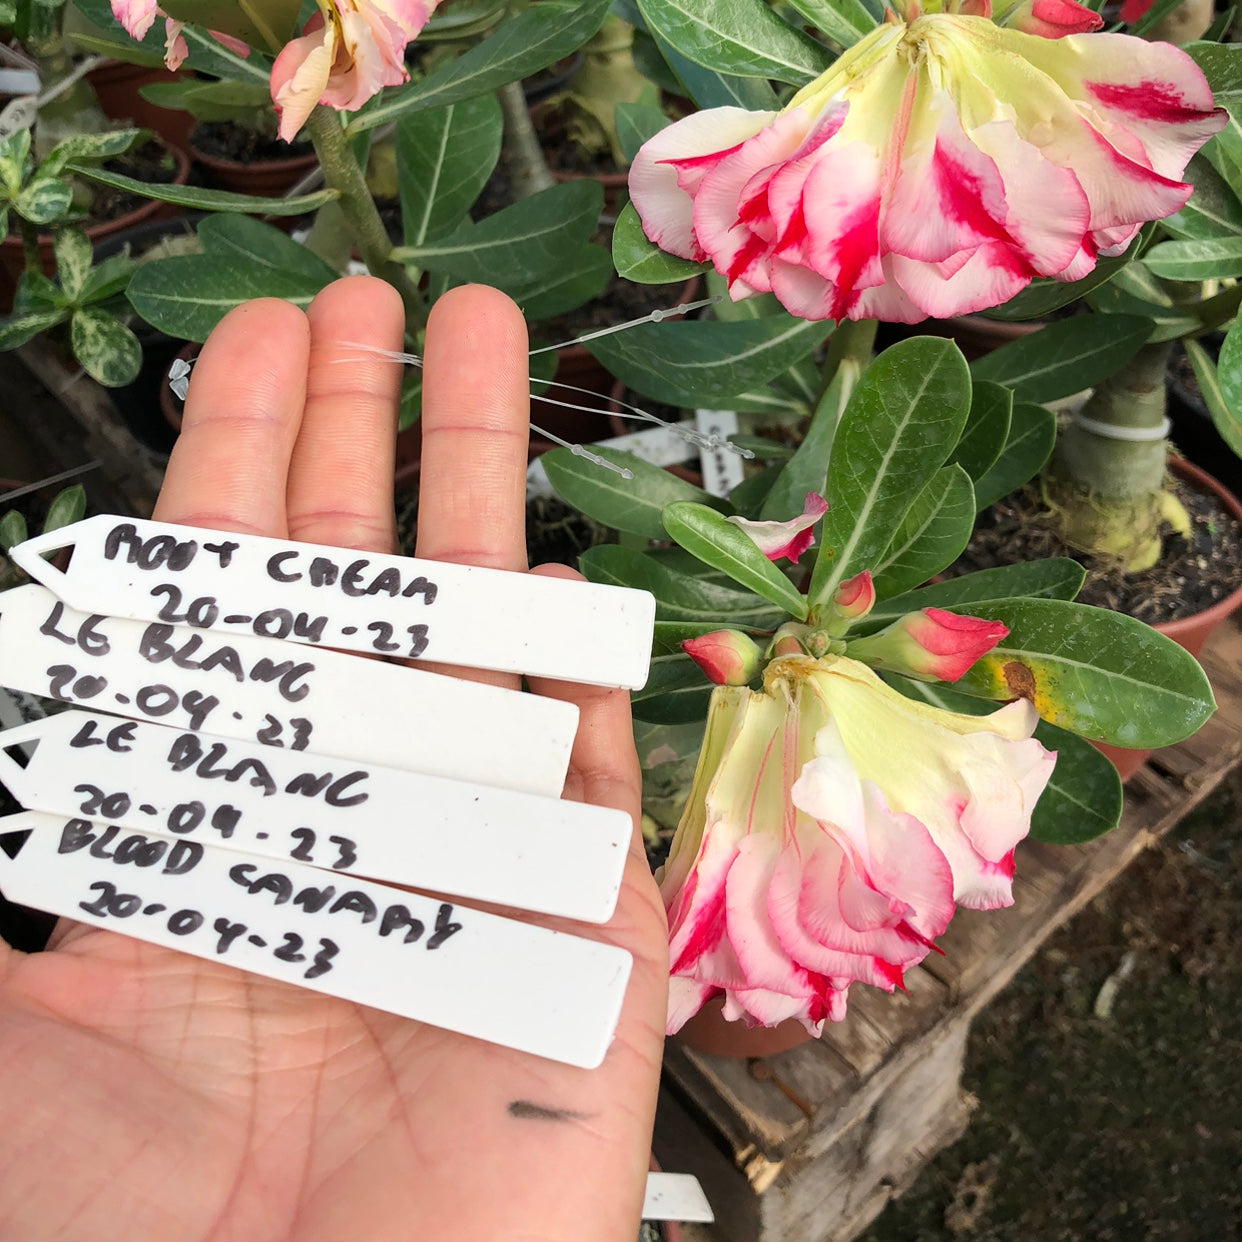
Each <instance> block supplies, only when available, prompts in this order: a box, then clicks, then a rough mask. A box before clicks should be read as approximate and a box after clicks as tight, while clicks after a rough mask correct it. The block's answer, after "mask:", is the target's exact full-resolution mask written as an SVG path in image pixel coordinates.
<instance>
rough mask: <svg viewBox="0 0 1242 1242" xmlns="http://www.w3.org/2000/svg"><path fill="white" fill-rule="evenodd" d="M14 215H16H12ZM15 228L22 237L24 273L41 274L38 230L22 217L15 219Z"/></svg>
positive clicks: (41, 264)
mask: <svg viewBox="0 0 1242 1242" xmlns="http://www.w3.org/2000/svg"><path fill="white" fill-rule="evenodd" d="M14 214H16V213H14ZM17 227H18V230H19V231H20V233H21V235H22V254H23V255H24V256H25V259H26V271H28V272H30V273H32V274H34V273H38V274H39V275H42V274H43V263H42V261H41V259H40V257H39V229H38V226H37V225H34V224H31V223H30V221H29V220H27V219H25V218H24V217H22V216H18V217H17Z"/></svg>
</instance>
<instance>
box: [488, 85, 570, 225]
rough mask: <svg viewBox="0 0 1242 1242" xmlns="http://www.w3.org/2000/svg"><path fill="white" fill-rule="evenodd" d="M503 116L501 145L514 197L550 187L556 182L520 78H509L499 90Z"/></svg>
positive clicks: (524, 196)
mask: <svg viewBox="0 0 1242 1242" xmlns="http://www.w3.org/2000/svg"><path fill="white" fill-rule="evenodd" d="M496 97H497V99H499V100H500V111H501V114H502V115H503V117H504V123H505V137H504V146H503V147H502V149H501V158H502V159H503V160H504V165H505V170H506V171H507V172H508V174H509V184H510V186H511V188H512V193H513V198H514V201H515V202H516V201H519V200H521V199H523V198H530V196H531V195H532V194H538V193H539V191H540V190H549V189H551V188H552V186H553V185H555V184H556V182H555V181H554V180H553V178H552V174H551V173H550V172H549V171H548V164H547V161H546V160H545V159H544V158H543V149H542V148H541V147H540V145H539V136H538V135H537V134H536V133H535V127H534V126H533V125H532V124H531V123H530V111H529V110H528V108H527V106H526V96H525V95H524V94H523V93H522V84H521V82H509V83H507V84H506V85H504V86H502V87H501V88H500V89H499V90H498V91H497V92H496Z"/></svg>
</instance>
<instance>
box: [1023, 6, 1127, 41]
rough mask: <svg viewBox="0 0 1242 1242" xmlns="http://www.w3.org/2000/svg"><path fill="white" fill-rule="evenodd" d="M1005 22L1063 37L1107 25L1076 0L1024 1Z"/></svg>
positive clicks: (1048, 36) (1026, 31)
mask: <svg viewBox="0 0 1242 1242" xmlns="http://www.w3.org/2000/svg"><path fill="white" fill-rule="evenodd" d="M1005 25H1006V26H1007V27H1008V28H1009V29H1010V30H1020V31H1022V33H1023V34H1029V35H1039V36H1040V38H1043V39H1063V38H1064V37H1065V36H1066V35H1072V34H1092V33H1094V32H1095V31H1097V30H1099V28H1100V27H1101V26H1103V25H1104V19H1103V18H1102V17H1101V16H1100V15H1099V14H1098V13H1096V12H1095V11H1093V10H1092V9H1089V8H1087V7H1086V5H1083V4H1078V3H1077V2H1076V0H1024V3H1022V4H1019V5H1018V6H1017V8H1015V9H1011V10H1010V11H1009V13H1008V14H1007V15H1006V16H1005Z"/></svg>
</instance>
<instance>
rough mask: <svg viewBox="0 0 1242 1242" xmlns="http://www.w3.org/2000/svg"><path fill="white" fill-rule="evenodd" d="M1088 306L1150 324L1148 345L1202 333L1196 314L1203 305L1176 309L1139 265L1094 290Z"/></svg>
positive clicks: (1153, 278) (1171, 300)
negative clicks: (1101, 287)
mask: <svg viewBox="0 0 1242 1242" xmlns="http://www.w3.org/2000/svg"><path fill="white" fill-rule="evenodd" d="M1088 302H1089V303H1090V305H1091V308H1092V310H1094V311H1096V312H1097V313H1099V314H1102V315H1137V316H1139V317H1140V318H1142V319H1150V320H1151V323H1152V329H1151V335H1150V336H1148V338H1147V340H1148V342H1149V343H1151V342H1155V341H1173V340H1176V339H1177V338H1178V337H1180V336H1183V335H1185V334H1186V333H1188V332H1196V331H1200V330H1201V329H1202V325H1201V324H1200V322H1199V317H1198V312H1199V310H1200V308H1201V307H1202V306H1203V305H1204V303H1203V302H1202V301H1195V302H1188V303H1185V304H1184V305H1181V306H1175V305H1174V304H1173V299H1172V298H1171V297H1169V295H1168V293H1167V292H1166V291H1165V288H1164V286H1163V285H1162V284H1161V283H1160V281H1158V280H1157V279H1156V278H1155V277H1154V276H1153V275H1152V274H1151V272H1149V271H1148V270H1147V268H1146V266H1145V265H1144V264H1143V263H1142V262H1141V261H1140V262H1138V263H1131V264H1130V266H1129V267H1128V268H1126V270H1125V271H1124V272H1121V273H1120V274H1119V275H1118V276H1117V278H1116V279H1115V280H1114V281H1112V283H1111V284H1108V285H1106V286H1105V287H1104V288H1103V289H1097V290H1096V291H1095V292H1094V293H1092V294H1091V296H1090V298H1089V299H1088Z"/></svg>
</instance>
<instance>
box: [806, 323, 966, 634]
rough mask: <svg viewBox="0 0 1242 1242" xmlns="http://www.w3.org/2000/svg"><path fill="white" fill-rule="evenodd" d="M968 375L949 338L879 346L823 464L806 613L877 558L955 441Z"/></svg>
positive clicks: (959, 431)
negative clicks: (822, 500)
mask: <svg viewBox="0 0 1242 1242" xmlns="http://www.w3.org/2000/svg"><path fill="white" fill-rule="evenodd" d="M969 410H970V373H969V372H968V371H967V369H966V360H965V359H964V358H963V357H962V355H961V352H960V351H959V350H958V348H957V346H956V345H954V344H953V342H952V341H945V340H941V339H940V338H939V337H932V336H920V337H913V338H912V339H910V340H906V341H901V342H899V343H898V344H896V345H893V346H891V347H890V348H889V349H886V350H885V351H884V352H883V353H882V354H880V356H879V357H878V358H876V359H875V361H874V362H872V363H871V365H870V366H869V367H868V368H867V369H866V371H864V372H863V376H862V379H861V380H859V382H858V386H857V387H856V388H855V389H854V393H853V395H852V396H851V397H850V401H849V405H847V406H846V409H845V414H844V415H843V416H842V419H841V425H840V426H839V427H838V429H837V435H836V440H835V442H834V444H833V451H832V458H831V460H830V461H829V463H828V491H827V496H828V498H829V501H830V503H831V505H832V508H830V509H829V510H828V515H827V516H826V517H825V518H824V525H823V533H822V535H821V539H820V550H819V559H818V560H817V561H816V563H815V571H814V573H813V574H812V577H811V592H810V597H811V607H812V609H815V608H816V607H817V606H819V605H821V604H823V603H824V602H825V601H826V600H828V599H830V598H831V596H832V593H833V592H834V591H835V590H836V589H837V586H838V585H839V584H840V583H841V582H842V581H844V580H845V579H846V578H849V577H851V576H852V575H854V574H857V573H859V572H860V571H861V570H864V569H870V568H871V567H872V566H873V565H874V564H875V563H876V562H877V561H878V560H879V559H880V557H881V556H882V555H883V553H884V551H885V549H886V548H887V547H888V545H889V543H890V542H891V540H892V538H893V532H894V531H895V530H897V529H898V527H899V525H900V523H901V521H902V519H903V518H904V517H905V515H906V511H907V510H908V509H909V508H910V507H911V505H912V504H913V502H914V499H915V497H916V496H918V494H919V493H920V492H921V491H922V490H923V488H924V487H926V485H927V484H928V483H929V482H930V481H931V479H932V477H933V476H934V475H935V473H936V471H937V470H939V468H940V467H941V466H942V465H943V464H944V462H945V461H946V459H947V458H948V456H949V454H950V453H951V452H952V451H953V448H954V447H955V446H956V444H957V442H958V440H959V439H960V438H961V434H962V428H963V427H964V426H965V424H966V416H967V414H968V413H969Z"/></svg>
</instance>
